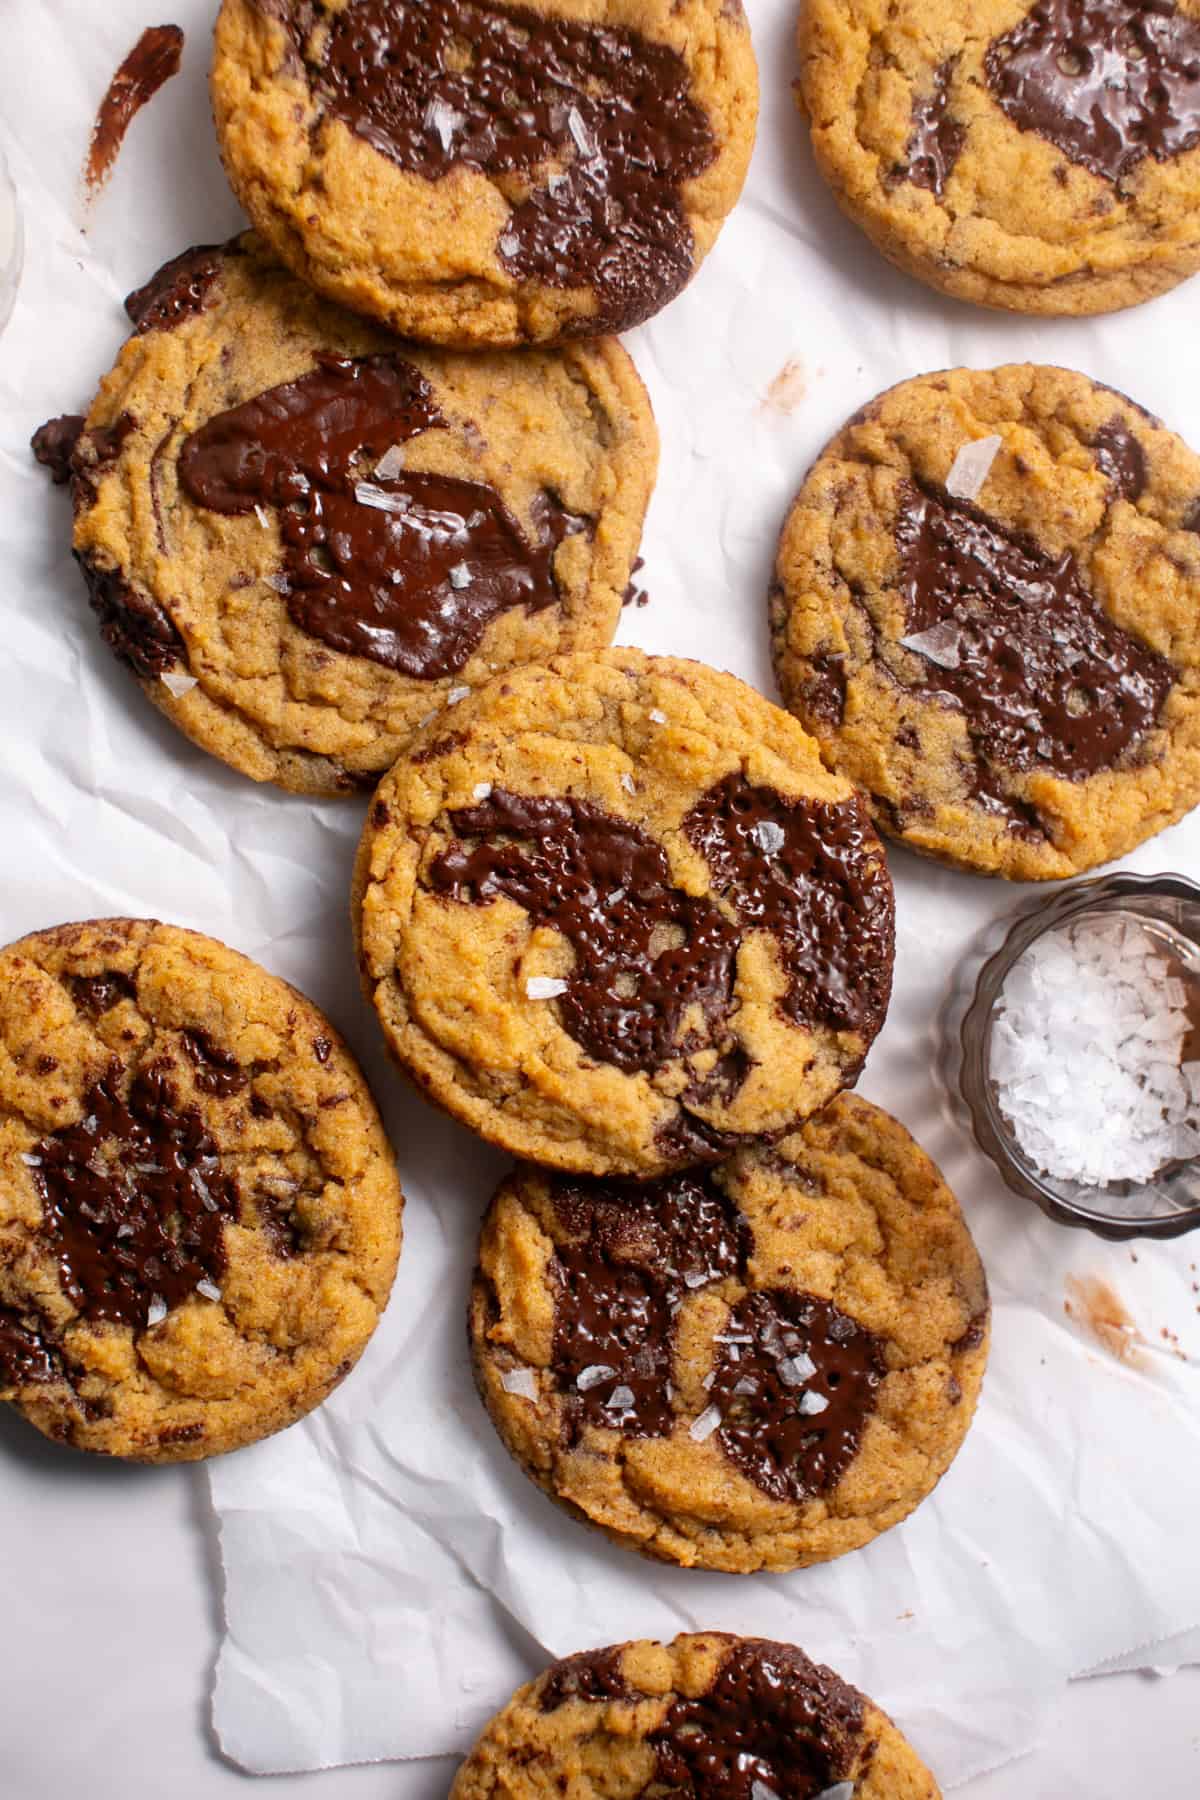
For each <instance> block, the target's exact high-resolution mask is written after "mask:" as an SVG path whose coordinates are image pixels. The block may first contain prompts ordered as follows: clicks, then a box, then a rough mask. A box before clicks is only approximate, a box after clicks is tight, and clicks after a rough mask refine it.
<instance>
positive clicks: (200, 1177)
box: [29, 1062, 240, 1331]
mask: <svg viewBox="0 0 1200 1800" xmlns="http://www.w3.org/2000/svg"><path fill="white" fill-rule="evenodd" d="M123 1075H124V1071H123V1070H122V1068H121V1066H120V1064H119V1063H115V1062H114V1063H113V1064H111V1065H110V1067H109V1068H108V1070H107V1071H106V1072H105V1074H104V1075H103V1076H102V1077H101V1079H100V1080H98V1081H96V1082H94V1083H93V1084H92V1086H91V1087H90V1088H89V1089H88V1091H87V1093H86V1094H85V1095H84V1098H83V1108H84V1111H83V1117H82V1118H81V1119H80V1120H79V1121H78V1123H76V1124H74V1125H67V1126H64V1127H63V1128H62V1129H61V1130H59V1131H56V1132H54V1133H53V1134H52V1135H51V1136H49V1137H45V1138H43V1139H41V1141H40V1142H39V1143H37V1144H36V1145H35V1146H34V1149H33V1152H32V1153H31V1156H30V1159H29V1160H30V1163H31V1166H32V1169H33V1176H34V1181H35V1184H36V1186H37V1188H38V1191H39V1193H40V1194H41V1197H42V1205H43V1229H44V1230H45V1231H46V1232H47V1234H48V1235H49V1236H50V1237H51V1238H52V1240H53V1241H54V1242H55V1243H56V1244H57V1246H58V1264H59V1275H60V1279H61V1281H62V1286H63V1291H64V1293H65V1294H66V1295H67V1297H68V1299H70V1301H71V1302H72V1304H73V1305H74V1306H75V1307H76V1309H77V1311H78V1312H79V1313H80V1314H81V1315H82V1316H83V1317H84V1318H86V1319H89V1320H99V1319H107V1320H113V1321H115V1322H117V1323H120V1324H124V1325H130V1326H132V1327H133V1328H134V1330H135V1331H144V1330H145V1329H146V1327H147V1326H148V1324H149V1323H150V1322H151V1316H152V1306H153V1303H154V1302H155V1301H156V1300H157V1301H158V1302H159V1303H160V1304H161V1305H162V1306H163V1307H164V1308H166V1309H169V1308H171V1307H175V1306H178V1305H180V1304H181V1302H182V1301H184V1300H185V1299H187V1297H188V1296H189V1295H190V1294H193V1293H195V1292H196V1290H197V1288H199V1287H200V1286H201V1284H202V1283H207V1284H211V1285H213V1286H216V1285H218V1284H219V1282H220V1279H221V1276H222V1275H223V1274H224V1272H225V1245H224V1223H225V1220H226V1219H236V1218H237V1217H238V1215H239V1210H240V1209H239V1201H238V1191H237V1186H236V1184H235V1182H234V1179H233V1177H232V1176H231V1175H230V1174H228V1173H227V1172H226V1171H225V1170H224V1169H223V1168H222V1166H221V1159H220V1154H219V1152H218V1150H217V1146H216V1144H215V1143H214V1141H213V1139H212V1138H211V1137H210V1136H209V1134H208V1132H207V1131H206V1129H205V1127H204V1124H203V1122H202V1120H201V1118H200V1114H199V1113H198V1112H197V1111H196V1109H195V1108H194V1107H187V1106H180V1104H179V1099H178V1096H177V1094H176V1092H175V1089H174V1087H173V1085H172V1083H171V1081H170V1079H169V1077H168V1075H167V1073H166V1072H165V1071H164V1070H163V1069H161V1068H158V1067H151V1068H149V1069H145V1070H142V1071H141V1072H139V1073H138V1074H136V1075H135V1076H134V1077H133V1079H132V1081H130V1082H129V1083H128V1089H127V1091H126V1092H123V1091H122V1090H123V1088H124V1087H125V1083H124V1080H123Z"/></svg>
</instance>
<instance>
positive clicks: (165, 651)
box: [75, 551, 187, 681]
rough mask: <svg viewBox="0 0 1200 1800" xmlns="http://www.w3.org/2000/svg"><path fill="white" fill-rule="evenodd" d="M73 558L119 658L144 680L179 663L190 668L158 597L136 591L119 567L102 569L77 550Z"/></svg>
mask: <svg viewBox="0 0 1200 1800" xmlns="http://www.w3.org/2000/svg"><path fill="white" fill-rule="evenodd" d="M75 560H76V562H77V563H78V564H79V566H80V568H81V569H82V570H83V578H84V580H85V581H86V582H87V586H88V600H89V603H90V605H91V608H92V611H93V612H94V613H95V615H96V617H97V618H98V619H99V621H100V636H101V637H102V638H103V639H104V642H105V643H106V644H107V645H108V647H109V649H110V650H111V651H112V653H113V655H114V656H115V657H116V658H117V659H118V661H119V662H123V663H125V664H126V665H127V666H128V667H129V668H131V669H132V670H133V672H134V674H135V675H137V676H139V677H140V679H141V680H143V681H154V680H156V679H157V678H158V677H159V676H160V675H165V674H166V673H167V671H168V670H170V669H174V668H177V667H178V666H179V665H180V664H181V663H182V664H183V666H184V667H185V668H186V667H187V650H186V648H185V646H184V642H183V639H182V638H181V637H180V635H179V633H178V632H177V631H176V629H175V627H174V625H173V624H172V623H171V620H170V619H169V618H168V617H167V615H166V613H165V612H164V611H163V609H162V607H161V606H159V604H158V602H157V601H156V600H152V599H151V598H150V596H149V595H148V594H138V593H135V592H134V590H133V588H131V587H130V585H129V583H128V582H127V581H126V579H125V577H124V575H123V574H122V573H121V571H120V569H104V568H101V566H100V564H99V563H97V562H95V561H93V559H92V558H91V557H89V556H85V555H81V554H80V553H79V552H78V551H76V552H75Z"/></svg>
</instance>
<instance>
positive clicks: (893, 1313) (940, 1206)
mask: <svg viewBox="0 0 1200 1800" xmlns="http://www.w3.org/2000/svg"><path fill="white" fill-rule="evenodd" d="M470 1319H471V1345H472V1352H473V1356H474V1362H475V1373H476V1379H477V1381H478V1384H479V1391H480V1393H481V1394H482V1396H483V1399H484V1403H485V1404H486V1406H487V1408H488V1411H489V1412H490V1413H491V1415H492V1419H493V1421H494V1423H495V1425H496V1428H497V1430H498V1431H499V1433H500V1435H501V1437H502V1438H503V1439H504V1442H505V1444H506V1445H507V1446H508V1448H509V1450H510V1451H511V1452H512V1454H513V1456H515V1457H516V1459H517V1461H518V1462H519V1463H520V1464H521V1466H522V1467H523V1468H524V1469H525V1471H526V1473H527V1474H529V1475H530V1476H531V1477H532V1478H533V1480H534V1481H536V1482H537V1484H538V1486H539V1487H542V1488H544V1489H545V1491H546V1492H547V1493H548V1494H549V1495H550V1496H551V1497H552V1498H553V1499H555V1500H557V1501H559V1503H560V1504H561V1505H563V1506H565V1507H566V1508H567V1510H568V1511H569V1512H571V1513H573V1514H574V1516H575V1517H576V1518H580V1519H583V1520H586V1521H587V1522H589V1523H590V1524H593V1525H599V1526H600V1527H601V1529H602V1530H604V1531H605V1532H607V1534H608V1535H609V1536H610V1537H613V1538H615V1539H616V1541H617V1542H618V1543H621V1544H625V1545H627V1546H628V1547H629V1548H631V1549H635V1550H641V1551H643V1552H645V1553H646V1554H647V1555H650V1556H655V1557H659V1558H661V1559H662V1560H663V1561H667V1562H678V1563H684V1564H687V1565H689V1566H698V1567H701V1568H708V1569H729V1570H734V1571H737V1572H745V1571H748V1570H752V1569H794V1568H797V1567H803V1566H806V1565H808V1564H810V1563H817V1562H825V1561H827V1560H828V1559H829V1558H830V1557H834V1556H841V1555H843V1554H844V1553H845V1552H846V1551H847V1550H856V1549H858V1548H859V1547H860V1546H861V1545H863V1544H866V1543H870V1541H871V1540H872V1539H873V1538H875V1537H877V1536H878V1534H879V1533H880V1532H881V1531H886V1530H887V1528H888V1527H889V1526H891V1525H895V1524H896V1523H898V1521H899V1520H901V1519H903V1518H905V1517H907V1515H908V1514H909V1513H910V1512H911V1511H912V1509H913V1508H914V1507H915V1506H916V1505H917V1504H918V1503H919V1502H920V1501H921V1500H923V1499H924V1498H925V1496H926V1494H928V1493H929V1492H930V1490H931V1489H932V1488H933V1486H934V1485H935V1483H936V1482H937V1481H938V1480H939V1479H940V1477H941V1476H942V1475H943V1474H944V1473H945V1471H946V1469H947V1468H948V1467H949V1465H950V1463H951V1461H952V1460H953V1458H954V1456H955V1455H956V1453H957V1451H958V1448H959V1446H960V1444H961V1443H962V1440H963V1438H964V1436H965V1434H966V1431H967V1427H968V1425H969V1424H970V1422H971V1416H972V1414H973V1413H974V1410H975V1402H976V1399H977V1397H978V1394H979V1387H980V1383H981V1381H982V1379H983V1370H984V1363H985V1361H986V1358H987V1335H988V1299H987V1285H986V1282H985V1280H984V1274H983V1269H982V1267H981V1265H980V1261H979V1257H978V1255H977V1253H976V1250H975V1246H974V1244H973V1243H972V1241H971V1237H970V1233H969V1232H968V1230H967V1227H966V1225H965V1223H964V1222H963V1217H962V1214H961V1212H960V1211H959V1208H958V1202H957V1201H956V1200H955V1198H954V1196H953V1194H952V1193H951V1192H950V1190H949V1188H948V1187H947V1186H946V1184H945V1182H944V1181H943V1180H942V1178H941V1176H940V1175H939V1173H938V1171H937V1170H936V1169H935V1168H934V1166H933V1164H932V1163H931V1162H930V1160H929V1158H928V1157H927V1156H926V1155H925V1154H924V1152H923V1151H922V1150H921V1149H920V1148H919V1147H918V1146H917V1145H916V1144H915V1143H914V1142H913V1140H912V1138H911V1137H910V1136H909V1134H908V1133H907V1131H905V1129H904V1127H903V1126H902V1125H899V1124H897V1122H896V1120H895V1119H893V1118H890V1117H889V1115H888V1114H887V1113H885V1112H881V1111H880V1110H879V1108H878V1107H876V1106H871V1105H870V1104H869V1103H868V1102H867V1101H865V1100H859V1099H857V1098H855V1097H854V1096H852V1095H848V1094H843V1095H841V1096H839V1098H838V1099H836V1100H834V1101H833V1102H832V1103H831V1104H830V1105H829V1106H827V1107H826V1108H825V1110H824V1111H823V1112H821V1113H818V1114H817V1116H816V1118H814V1119H810V1120H809V1121H808V1123H807V1124H806V1125H804V1126H803V1128H802V1129H801V1130H800V1131H799V1132H796V1133H794V1134H793V1135H792V1136H790V1137H786V1138H784V1139H783V1140H782V1141H781V1142H780V1143H778V1144H777V1145H774V1146H766V1145H746V1146H744V1147H743V1148H741V1149H739V1150H738V1151H736V1152H735V1154H734V1155H733V1156H732V1157H731V1158H730V1160H729V1161H728V1162H725V1163H722V1164H720V1165H719V1166H718V1167H716V1168H714V1169H706V1170H702V1171H694V1170H693V1171H686V1172H684V1173H681V1174H677V1175H670V1176H667V1177H666V1178H665V1179H663V1180H660V1181H654V1182H644V1183H638V1184H635V1183H631V1182H617V1181H611V1180H609V1181H583V1180H579V1179H574V1180H573V1179H572V1178H571V1177H569V1176H561V1175H559V1176H554V1175H549V1174H545V1173H543V1172H542V1171H541V1170H538V1169H535V1168H533V1167H531V1166H530V1165H528V1164H526V1165H524V1166H522V1167H521V1168H519V1169H518V1170H517V1171H516V1173H515V1174H514V1175H512V1176H510V1177H509V1179H508V1180H507V1181H506V1182H504V1184H503V1185H502V1186H501V1188H500V1190H499V1192H498V1193H497V1195H496V1197H495V1199H494V1200H493V1201H492V1205H491V1208H490V1210H489V1212H488V1214H487V1217H486V1219H485V1221H484V1226H483V1235H482V1239H481V1244H480V1254H479V1268H478V1270H477V1271H476V1276H475V1283H474V1286H473V1289H472V1293H471V1315H470Z"/></svg>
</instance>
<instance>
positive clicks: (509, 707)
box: [354, 650, 893, 1176]
mask: <svg viewBox="0 0 1200 1800" xmlns="http://www.w3.org/2000/svg"><path fill="white" fill-rule="evenodd" d="M354 915H355V920H356V928H357V931H358V934H359V949H360V957H361V966H362V974H363V981H364V985H365V989H366V993H367V996H368V998H369V999H370V1001H371V1002H372V1004H373V1005H374V1007H375V1009H376V1012H377V1013H378V1015H379V1019H380V1023H381V1024H382V1026H383V1029H384V1033H385V1035H386V1038H387V1041H388V1044H389V1046H390V1048H391V1050H392V1053H393V1055H394V1056H395V1057H396V1058H397V1060H398V1061H399V1062H400V1064H401V1065H402V1066H403V1067H404V1068H405V1069H406V1070H407V1071H408V1072H409V1073H410V1074H411V1075H412V1076H413V1078H414V1079H415V1080H416V1081H417V1082H418V1083H419V1084H420V1086H421V1087H423V1088H424V1089H425V1090H426V1092H427V1093H428V1094H429V1095H430V1096H431V1097H432V1098H433V1099H435V1100H437V1101H438V1102H439V1103H440V1104H441V1105H442V1106H444V1107H446V1108H447V1109H448V1110H449V1111H450V1112H452V1113H454V1114H455V1115H456V1116H457V1117H458V1118H460V1119H462V1120H463V1121H464V1123H466V1124H468V1125H470V1126H471V1127H472V1129H473V1130H475V1131H477V1132H479V1133H480V1135H481V1136H483V1137H485V1138H488V1139H489V1140H490V1141H492V1142H494V1143H497V1144H499V1145H501V1146H503V1147H504V1148H506V1149H508V1150H511V1151H512V1152H514V1153H515V1154H517V1155H521V1156H527V1157H529V1158H530V1159H531V1160H533V1161H536V1162H541V1163H547V1164H551V1165H553V1166H555V1167H558V1168H566V1169H571V1170H575V1171H579V1172H583V1173H591V1174H608V1173H614V1172H616V1173H623V1174H628V1175H634V1176H649V1175H656V1174H660V1173H662V1172H664V1171H665V1170H667V1169H670V1168H681V1167H686V1166H689V1165H691V1164H694V1163H698V1162H704V1161H714V1160H717V1159H719V1158H720V1157H722V1156H724V1155H727V1154H728V1153H729V1151H730V1150H732V1149H734V1148H735V1147H736V1145H737V1144H738V1142H739V1141H740V1140H741V1139H742V1138H744V1137H746V1136H748V1135H750V1136H757V1135H759V1134H761V1133H763V1132H783V1131H785V1130H787V1129H788V1128H789V1127H790V1126H792V1125H794V1124H795V1123H796V1122H797V1121H798V1120H800V1119H802V1118H805V1117H806V1116H807V1115H808V1114H809V1113H811V1112H814V1111H816V1109H817V1108H818V1107H820V1106H823V1105H824V1104H825V1102H826V1101H827V1100H829V1099H831V1098H832V1096H833V1095H834V1094H835V1093H836V1092H837V1091H838V1089H839V1088H841V1087H842V1086H843V1085H845V1084H846V1083H848V1082H850V1081H852V1080H853V1079H854V1078H855V1077H856V1075H857V1073H858V1071H859V1069H860V1067H861V1065H862V1061H863V1058H864V1057H865V1055H866V1053H867V1050H868V1048H869V1047H870V1044H871V1042H872V1040H873V1038H874V1037H875V1035H876V1033H877V1032H878V1030H879V1028H880V1025H881V1024H882V1022H883V1017H884V1012H885V1010H886V1007H887V1002H888V996H889V992H890V986H891V964H892V948H893V908H892V890H891V882H890V880H889V877H888V873H887V868H886V864H885V861H884V857H883V853H882V849H881V846H880V844H879V840H878V839H877V837H876V836H875V833H874V831H873V830H872V828H871V825H870V822H869V819H868V816H867V813H866V809H865V808H864V806H863V805H862V802H861V801H860V799H859V798H858V797H857V796H856V795H855V794H854V792H853V790H852V789H851V787H850V785H849V783H848V782H846V781H845V780H843V779H842V778H841V777H840V776H838V775H831V774H830V773H829V772H828V771H827V770H826V769H824V768H823V767H822V765H821V760H820V757H819V755H818V753H817V746H816V744H815V743H814V742H813V740H812V739H811V738H810V737H809V736H808V735H807V734H806V733H805V732H803V731H801V729H800V728H799V726H798V725H797V724H796V722H795V720H794V719H790V718H789V717H788V716H787V714H786V713H783V712H781V711H780V710H779V709H778V708H777V707H773V706H771V705H770V704H769V703H768V702H767V701H765V700H764V699H763V698H762V697H761V696H760V695H759V694H756V693H754V692H753V690H752V689H750V688H748V687H746V686H745V685H744V684H743V683H742V682H740V681H736V680H735V679H734V678H733V677H732V676H730V675H721V674H717V673H716V672H715V671H714V670H711V669H706V668H704V667H703V666H702V665H701V664H699V663H690V662H682V661H678V660H675V659H673V658H667V657H648V656H644V655H641V654H640V653H639V652H637V651H632V650H621V651H608V652H603V653H600V654H598V655H595V656H573V657H559V658H556V659H555V660H554V661H553V662H552V663H551V664H550V665H549V666H548V667H546V668H540V669H535V668H528V669H520V670H515V671H513V672H512V673H510V674H509V675H506V676H503V677H500V678H498V679H497V680H495V681H493V682H492V683H491V684H490V685H489V686H488V687H487V688H485V689H483V690H482V691H481V692H480V693H478V694H476V695H472V696H470V697H469V698H467V699H464V700H463V701H462V702H461V703H460V704H459V706H457V707H456V708H455V709H454V711H453V712H452V713H450V714H447V715H444V716H442V717H439V719H438V720H436V721H435V722H434V723H433V724H431V725H429V726H427V727H426V730H425V732H424V734H423V736H422V738H421V739H420V740H419V742H418V743H417V745H416V746H415V747H414V748H413V750H412V751H411V752H410V753H409V754H408V755H407V756H405V757H402V758H401V759H400V761H399V762H398V763H397V764H396V766H395V768H394V769H393V770H392V771H391V772H390V774H389V775H388V776H387V777H386V778H385V779H384V781H383V782H382V783H381V785H380V788H379V790H378V794H377V796H376V799H375V802H374V804H373V806H372V807H371V810H370V813H369V815H368V822H367V828H366V831H365V833H364V836H363V840H362V846H361V849H360V853H359V860H358V869H357V875H356V882H355V897H354Z"/></svg>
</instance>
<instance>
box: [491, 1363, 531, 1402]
mask: <svg viewBox="0 0 1200 1800" xmlns="http://www.w3.org/2000/svg"><path fill="white" fill-rule="evenodd" d="M500 1386H501V1387H502V1388H503V1389H504V1391H505V1393H506V1394H517V1395H518V1396H519V1397H520V1398H521V1399H522V1400H536V1399H537V1397H538V1391H537V1381H536V1380H535V1378H534V1373H533V1370H532V1369H505V1371H504V1373H503V1375H501V1377H500Z"/></svg>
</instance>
